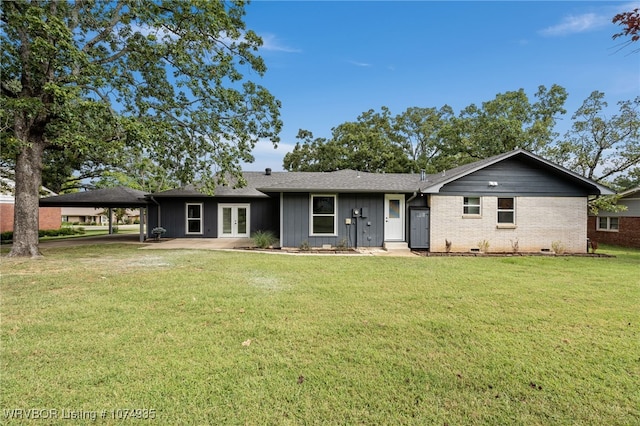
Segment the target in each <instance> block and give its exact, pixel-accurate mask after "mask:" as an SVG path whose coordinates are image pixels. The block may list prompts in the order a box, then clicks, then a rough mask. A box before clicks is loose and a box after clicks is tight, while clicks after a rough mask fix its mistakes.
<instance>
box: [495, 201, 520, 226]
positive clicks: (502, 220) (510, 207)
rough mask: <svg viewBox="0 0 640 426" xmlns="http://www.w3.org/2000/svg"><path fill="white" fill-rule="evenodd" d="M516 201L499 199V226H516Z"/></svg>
mask: <svg viewBox="0 0 640 426" xmlns="http://www.w3.org/2000/svg"><path fill="white" fill-rule="evenodd" d="M515 223H516V199H515V198H512V197H509V198H502V197H500V198H498V225H515Z"/></svg>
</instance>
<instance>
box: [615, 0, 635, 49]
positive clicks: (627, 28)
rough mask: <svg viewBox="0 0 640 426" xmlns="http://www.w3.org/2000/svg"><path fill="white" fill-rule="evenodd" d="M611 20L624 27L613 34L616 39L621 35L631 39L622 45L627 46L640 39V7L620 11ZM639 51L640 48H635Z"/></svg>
mask: <svg viewBox="0 0 640 426" xmlns="http://www.w3.org/2000/svg"><path fill="white" fill-rule="evenodd" d="M611 21H612V22H613V23H614V24H618V25H620V26H621V27H622V30H621V31H620V32H618V33H615V34H614V35H613V39H614V40H615V39H617V38H619V37H629V39H628V40H627V41H625V42H624V43H623V45H622V47H626V46H628V45H630V44H631V43H635V42H637V41H638V40H640V8H637V7H636V8H635V9H633V10H630V11H628V12H622V13H618V14H617V15H616V16H614V17H613V19H612V20H611ZM638 51H640V49H635V50H634V52H638Z"/></svg>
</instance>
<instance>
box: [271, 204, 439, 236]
mask: <svg viewBox="0 0 640 426" xmlns="http://www.w3.org/2000/svg"><path fill="white" fill-rule="evenodd" d="M330 195H333V194H330ZM310 196H311V194H309V193H307V192H305V193H283V194H282V211H283V218H282V219H283V220H282V222H283V229H282V241H281V242H280V244H281V245H282V247H300V245H301V244H302V243H303V242H307V243H308V244H309V246H311V247H322V246H323V245H324V244H329V245H331V246H334V247H335V246H336V245H339V244H341V243H342V242H346V243H347V244H348V245H349V247H356V246H357V247H382V245H383V243H384V194H375V193H373V194H372V193H358V194H350V193H343V194H337V196H338V198H337V204H338V206H337V207H338V208H337V213H338V220H337V223H338V225H337V227H338V229H337V231H338V232H337V236H326V237H325V236H310V235H309V220H310V213H309V208H310ZM405 197H406V199H409V197H410V194H406V195H405ZM426 199H427V197H426V196H424V197H421V196H419V195H418V197H417V198H415V199H414V200H412V201H411V202H410V203H407V207H409V205H411V206H426ZM356 208H357V209H364V210H365V211H366V215H367V216H366V217H358V218H353V214H352V213H353V209H356ZM347 218H351V219H352V224H351V225H345V219H347ZM406 218H407V219H406V220H405V223H406V224H407V228H408V215H407V216H406ZM354 219H355V220H354Z"/></svg>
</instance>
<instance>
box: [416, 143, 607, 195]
mask: <svg viewBox="0 0 640 426" xmlns="http://www.w3.org/2000/svg"><path fill="white" fill-rule="evenodd" d="M501 163H502V165H503V166H506V168H509V167H511V168H514V167H519V168H520V170H519V172H520V174H521V175H522V176H520V178H521V181H520V182H519V184H520V186H517V187H516V185H518V182H517V179H516V182H506V181H502V182H501V181H500V180H499V179H497V178H495V176H498V177H500V176H507V174H506V173H505V172H504V171H503V172H500V171H499V170H500V165H501ZM527 169H528V170H527ZM492 172H494V173H492ZM492 176H493V177H492ZM481 179H482V180H481ZM527 179H528V180H527ZM464 180H466V181H467V182H466V183H467V185H461V184H456V182H461V181H464ZM474 180H476V185H475V187H476V189H478V188H481V189H483V190H484V191H486V192H487V193H498V192H501V191H502V192H520V193H531V194H536V193H540V194H543V193H544V194H546V195H549V194H554V193H557V195H568V193H570V192H573V193H574V194H575V195H578V194H577V192H582V193H583V194H581V195H610V194H613V191H611V190H610V189H609V188H607V187H605V186H603V185H600V184H598V183H596V182H594V181H592V180H590V179H587V178H585V177H583V176H580V175H579V174H577V173H574V172H572V171H570V170H567V169H565V168H563V167H561V166H559V165H557V164H554V163H552V162H550V161H547V160H545V159H544V158H542V157H539V156H537V155H535V154H532V153H530V152H528V151H526V150H523V149H517V150H514V151H511V152H507V153H504V154H500V155H496V156H493V157H490V158H486V159H483V160H480V161H476V162H474V163H470V164H466V165H463V166H460V167H457V168H455V169H452V170H449V171H446V172H443V173H440V174H435V175H429V176H428V177H427V184H426V185H423V186H422V187H421V191H422V192H424V193H432V194H435V193H442V192H451V191H452V190H453V192H460V191H462V192H464V189H463V188H464V187H465V186H466V187H469V186H470V185H469V182H470V181H474ZM501 185H502V186H501ZM549 185H552V186H553V187H550V186H549ZM498 188H499V189H498ZM467 191H468V190H467Z"/></svg>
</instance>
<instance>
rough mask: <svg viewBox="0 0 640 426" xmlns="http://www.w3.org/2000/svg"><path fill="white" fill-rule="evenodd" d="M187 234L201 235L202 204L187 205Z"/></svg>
mask: <svg viewBox="0 0 640 426" xmlns="http://www.w3.org/2000/svg"><path fill="white" fill-rule="evenodd" d="M186 233H187V234H202V203H198V204H195V203H194V204H192V203H187V232H186Z"/></svg>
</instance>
